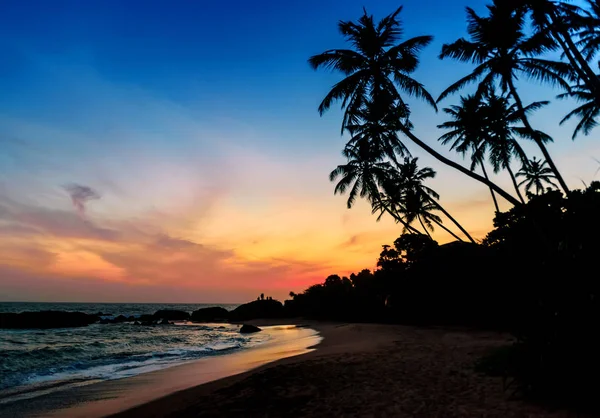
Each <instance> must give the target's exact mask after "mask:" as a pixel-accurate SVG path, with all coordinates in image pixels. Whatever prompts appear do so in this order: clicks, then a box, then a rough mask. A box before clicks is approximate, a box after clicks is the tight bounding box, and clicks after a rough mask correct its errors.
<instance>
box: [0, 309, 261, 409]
mask: <svg viewBox="0 0 600 418" xmlns="http://www.w3.org/2000/svg"><path fill="white" fill-rule="evenodd" d="M209 306H221V307H224V308H226V309H229V310H231V309H233V308H235V307H236V305H215V304H211V305H208V304H195V305H194V304H186V305H184V304H98V303H94V304H92V303H89V304H81V303H3V302H2V303H0V312H23V311H44V310H62V311H79V312H85V313H90V314H96V313H98V312H102V313H103V314H106V315H105V316H104V317H107V318H110V317H116V316H118V315H125V316H126V317H129V316H132V315H133V316H139V315H142V314H152V313H154V312H156V311H157V310H159V309H177V310H182V311H186V312H190V313H191V312H192V311H194V310H196V309H199V308H203V307H209ZM269 338H270V337H269V335H268V334H265V333H256V334H240V333H239V326H238V325H233V324H192V323H189V322H188V323H185V322H182V323H179V324H176V325H156V326H141V325H134V324H133V323H119V324H92V325H88V326H86V327H78V328H59V329H0V376H1V379H0V404H2V403H6V402H11V401H12V400H17V399H23V397H24V396H26V397H34V396H37V394H46V393H49V392H51V391H53V390H59V389H64V388H65V387H68V386H73V385H82V384H88V383H93V382H97V381H102V380H109V379H119V378H123V377H129V376H133V375H136V374H140V373H145V372H149V371H153V370H158V369H161V368H165V367H170V366H173V365H177V364H181V363H185V362H188V361H192V360H196V359H199V358H202V357H206V356H215V355H220V354H225V353H230V352H233V351H238V350H243V349H246V348H249V347H253V346H256V345H258V344H261V343H264V342H266V341H267V340H268V339H269Z"/></svg>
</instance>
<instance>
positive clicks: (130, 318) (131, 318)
mask: <svg viewBox="0 0 600 418" xmlns="http://www.w3.org/2000/svg"><path fill="white" fill-rule="evenodd" d="M127 320H128V321H130V322H133V321H135V316H133V315H130V316H129V318H127Z"/></svg>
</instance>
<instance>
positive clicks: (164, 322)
mask: <svg viewBox="0 0 600 418" xmlns="http://www.w3.org/2000/svg"><path fill="white" fill-rule="evenodd" d="M158 324H159V325H173V323H172V322H169V320H168V319H163V320H162V321H160V322H159V323H158Z"/></svg>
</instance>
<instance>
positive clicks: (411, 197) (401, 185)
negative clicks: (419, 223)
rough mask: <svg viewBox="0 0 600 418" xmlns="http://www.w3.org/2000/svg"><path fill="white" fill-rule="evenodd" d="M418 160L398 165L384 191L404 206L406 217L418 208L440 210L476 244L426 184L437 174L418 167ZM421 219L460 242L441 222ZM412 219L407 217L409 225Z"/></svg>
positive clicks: (428, 169)
mask: <svg viewBox="0 0 600 418" xmlns="http://www.w3.org/2000/svg"><path fill="white" fill-rule="evenodd" d="M417 160H418V158H405V159H404V161H403V162H402V163H397V164H396V167H397V171H395V172H393V175H392V176H391V177H390V178H389V181H387V182H385V183H384V190H385V191H386V193H387V194H388V195H389V196H391V197H392V198H395V200H396V201H397V202H400V203H403V204H404V205H403V207H404V209H405V210H406V211H407V212H406V213H404V214H405V215H408V214H410V213H411V212H412V211H413V210H416V208H417V207H421V206H422V207H423V208H424V210H427V211H430V210H431V209H432V208H433V209H436V210H439V211H440V212H442V213H443V214H444V215H445V216H446V217H447V218H448V219H450V220H451V221H452V222H453V223H454V224H455V225H456V226H457V227H458V228H459V229H460V230H461V231H462V233H463V234H465V236H466V237H467V238H468V239H469V240H470V241H471V242H473V243H474V242H475V240H474V239H473V238H472V237H471V235H469V233H468V232H467V231H466V230H465V228H463V226H462V225H461V224H460V223H458V221H457V220H456V219H454V217H452V215H450V213H448V211H447V210H446V209H444V207H443V206H442V205H440V204H439V203H438V202H437V200H438V199H439V198H440V196H439V195H438V194H437V193H436V192H435V191H434V190H433V189H431V188H430V187H428V186H426V185H425V184H424V182H425V181H426V180H428V179H431V178H434V177H435V175H436V172H435V171H434V170H433V169H432V168H430V167H425V168H421V169H420V168H419V167H418V165H417ZM409 203H410V205H409ZM417 212H418V211H417ZM400 213H402V211H400ZM421 218H423V219H430V220H433V221H434V223H436V224H438V225H439V226H440V227H442V228H443V229H444V230H446V231H448V232H449V233H450V234H452V235H453V236H454V237H456V238H457V239H459V240H460V238H458V237H457V236H456V235H455V234H454V233H452V232H450V230H448V229H447V228H446V227H445V226H443V225H442V224H441V221H439V222H438V221H437V219H434V218H432V217H429V218H427V217H426V216H425V217H423V216H421ZM411 219H414V218H411V217H407V218H406V221H407V223H410V220H411ZM461 241H462V240H461Z"/></svg>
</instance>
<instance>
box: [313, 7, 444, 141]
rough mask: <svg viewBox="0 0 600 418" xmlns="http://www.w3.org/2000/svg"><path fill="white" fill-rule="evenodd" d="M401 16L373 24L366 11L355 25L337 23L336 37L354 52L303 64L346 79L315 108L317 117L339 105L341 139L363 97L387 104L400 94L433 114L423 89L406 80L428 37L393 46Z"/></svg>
mask: <svg viewBox="0 0 600 418" xmlns="http://www.w3.org/2000/svg"><path fill="white" fill-rule="evenodd" d="M401 11H402V7H399V8H398V9H396V11H395V12H394V13H392V14H390V15H388V16H386V17H384V18H383V19H381V21H380V22H378V23H377V24H376V23H375V21H374V20H373V16H372V15H369V14H367V11H366V10H363V12H364V13H363V15H362V16H361V17H360V18H359V19H358V22H352V21H340V22H339V24H338V28H339V31H340V33H341V34H342V35H343V36H344V37H345V38H346V41H347V42H349V43H351V44H352V45H353V46H354V49H330V50H327V51H325V52H323V53H322V54H318V55H314V56H312V57H310V59H309V60H308V62H309V64H310V65H311V67H312V68H313V69H315V70H316V69H318V68H321V67H325V68H329V69H332V70H337V71H340V72H341V73H343V74H344V75H345V76H346V78H344V79H343V80H341V81H340V82H338V83H337V84H335V85H334V86H333V88H332V89H331V91H330V92H329V93H327V95H326V96H325V98H324V99H323V101H322V102H321V104H320V105H319V113H320V114H321V115H322V114H323V113H324V112H325V111H326V110H328V109H329V108H330V107H331V105H332V104H333V103H334V102H335V101H338V100H341V101H342V108H345V112H344V120H343V123H342V133H343V132H344V129H345V127H346V125H347V124H348V123H349V121H350V120H351V117H352V116H353V115H354V114H355V113H356V112H357V110H358V109H359V108H360V107H361V105H362V104H363V103H364V101H365V99H366V98H367V97H369V96H370V97H371V98H373V99H375V98H376V97H377V95H384V94H385V95H386V96H387V97H391V98H392V99H393V100H401V94H400V91H399V90H401V91H402V92H403V93H407V94H409V95H412V96H415V97H418V98H422V99H424V100H425V101H427V102H428V103H429V104H431V105H432V106H433V107H434V108H435V101H434V100H433V98H432V97H431V95H430V94H429V93H428V92H427V90H425V87H423V85H422V84H421V83H419V82H418V81H416V80H415V79H413V78H412V77H411V76H410V75H411V73H412V72H414V71H415V69H416V68H417V66H418V64H419V58H418V56H417V55H418V53H419V52H420V51H421V49H423V48H424V47H426V46H427V45H429V44H430V43H431V41H432V39H433V37H431V36H417V37H414V38H411V39H408V40H406V41H404V42H401V43H398V42H399V40H400V38H401V35H402V32H403V29H402V26H401V24H400V22H399V21H398V20H397V17H398V14H399V13H400V12H401Z"/></svg>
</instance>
